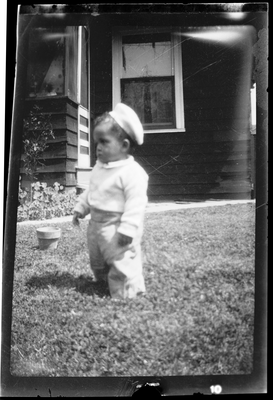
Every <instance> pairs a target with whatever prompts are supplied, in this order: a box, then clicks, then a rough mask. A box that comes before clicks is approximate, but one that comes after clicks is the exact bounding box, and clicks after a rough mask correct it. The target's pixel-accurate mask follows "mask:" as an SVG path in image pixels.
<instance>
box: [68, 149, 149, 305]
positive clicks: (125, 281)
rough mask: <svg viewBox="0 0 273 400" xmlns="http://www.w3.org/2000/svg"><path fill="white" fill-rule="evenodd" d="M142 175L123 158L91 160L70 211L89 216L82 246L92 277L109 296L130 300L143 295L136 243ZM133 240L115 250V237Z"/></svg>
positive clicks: (144, 196)
mask: <svg viewBox="0 0 273 400" xmlns="http://www.w3.org/2000/svg"><path fill="white" fill-rule="evenodd" d="M147 186H148V175H147V174H146V172H145V171H144V169H143V168H142V167H141V166H140V165H139V164H138V163H137V162H136V161H135V160H134V158H133V157H132V156H129V158H127V159H126V160H120V161H116V162H109V163H107V164H103V163H101V162H100V161H97V163H96V165H95V167H94V169H93V170H92V172H91V174H90V183H89V188H88V189H86V190H85V191H84V192H83V193H82V194H81V195H80V196H79V198H78V201H77V204H76V206H75V208H74V211H77V212H79V213H80V214H81V215H82V216H86V215H87V214H89V212H91V220H90V223H89V227H88V231H87V234H88V247H89V254H90V263H91V268H92V270H93V272H94V275H95V277H96V278H97V279H98V280H100V279H104V280H106V279H107V280H108V285H109V290H110V294H111V296H112V297H120V298H126V297H134V296H135V295H136V294H137V293H138V292H144V291H145V285H144V278H143V274H142V261H141V248H140V242H141V237H142V233H143V221H144V212H145V208H146V205H147V201H148V199H147ZM117 233H122V234H124V235H126V236H130V237H132V238H133V241H132V243H131V244H130V245H127V246H123V247H121V246H120V245H119V244H118V234H117Z"/></svg>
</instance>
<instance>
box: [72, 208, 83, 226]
mask: <svg viewBox="0 0 273 400" xmlns="http://www.w3.org/2000/svg"><path fill="white" fill-rule="evenodd" d="M79 218H82V215H81V214H80V213H79V212H78V211H75V212H74V215H73V219H72V223H73V225H75V226H79V225H80V221H79Z"/></svg>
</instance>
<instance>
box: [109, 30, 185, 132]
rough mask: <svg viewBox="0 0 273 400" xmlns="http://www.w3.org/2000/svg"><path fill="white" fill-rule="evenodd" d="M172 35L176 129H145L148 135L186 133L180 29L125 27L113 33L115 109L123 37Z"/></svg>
mask: <svg viewBox="0 0 273 400" xmlns="http://www.w3.org/2000/svg"><path fill="white" fill-rule="evenodd" d="M160 32H168V33H171V47H172V50H173V51H172V61H173V62H172V69H173V71H172V75H170V76H174V92H175V95H174V97H175V105H174V108H175V125H176V127H175V128H169V129H168V128H164V129H162V128H154V129H144V132H145V134H146V133H157V132H162V133H164V132H185V131H186V129H185V117H184V115H185V113H184V96H183V71H182V45H181V35H180V32H181V28H180V27H143V28H139V27H135V28H130V29H128V28H127V29H126V28H124V27H115V28H114V29H113V32H112V96H113V99H112V101H113V108H114V107H115V105H116V104H117V103H119V102H120V101H121V79H122V76H121V75H122V37H123V36H128V35H137V34H142V33H160Z"/></svg>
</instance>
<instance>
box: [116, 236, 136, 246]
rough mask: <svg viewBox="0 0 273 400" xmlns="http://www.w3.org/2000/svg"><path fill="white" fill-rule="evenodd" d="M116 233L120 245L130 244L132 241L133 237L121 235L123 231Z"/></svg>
mask: <svg viewBox="0 0 273 400" xmlns="http://www.w3.org/2000/svg"><path fill="white" fill-rule="evenodd" d="M118 235H119V237H118V244H119V245H120V246H122V247H123V246H127V245H128V244H131V243H132V241H133V238H131V237H130V236H126V235H123V233H119V234H118Z"/></svg>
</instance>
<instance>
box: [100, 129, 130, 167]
mask: <svg viewBox="0 0 273 400" xmlns="http://www.w3.org/2000/svg"><path fill="white" fill-rule="evenodd" d="M111 129H112V122H111V121H107V122H102V123H100V124H99V125H97V126H96V128H95V129H94V132H93V136H94V141H95V144H96V146H97V147H96V155H97V158H98V160H99V161H101V162H103V163H108V162H112V161H118V160H123V159H125V158H127V152H125V151H124V146H123V142H122V141H121V140H119V139H118V138H117V137H116V135H115V133H112V130H111Z"/></svg>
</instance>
